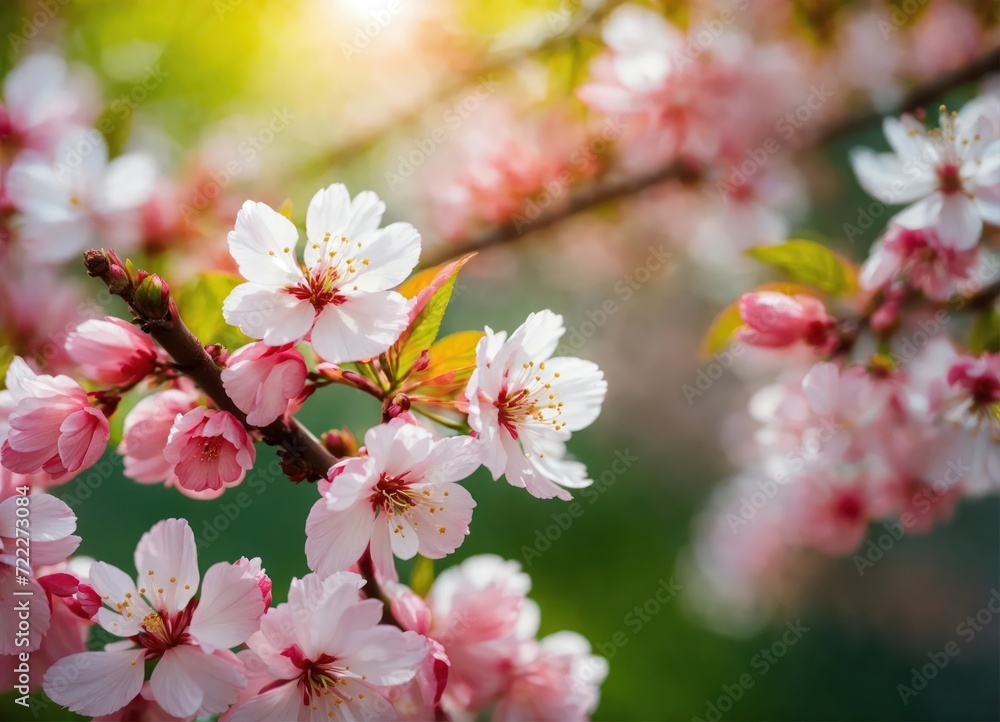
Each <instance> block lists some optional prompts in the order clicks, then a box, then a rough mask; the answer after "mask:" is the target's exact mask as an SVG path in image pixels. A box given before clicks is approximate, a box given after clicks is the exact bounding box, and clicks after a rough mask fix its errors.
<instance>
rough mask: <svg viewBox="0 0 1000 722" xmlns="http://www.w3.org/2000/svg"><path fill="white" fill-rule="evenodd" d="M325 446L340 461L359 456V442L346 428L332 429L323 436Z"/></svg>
mask: <svg viewBox="0 0 1000 722" xmlns="http://www.w3.org/2000/svg"><path fill="white" fill-rule="evenodd" d="M322 441H323V446H325V447H326V450H327V451H329V452H330V453H331V454H333V455H334V456H336V457H337V458H338V459H342V458H344V457H346V456H357V455H358V440H357V439H356V438H354V434H352V433H351V430H350V429H348V428H347V427H346V426H345V427H344V428H342V429H331V430H330V431H327V432H326V433H325V434H323V437H322Z"/></svg>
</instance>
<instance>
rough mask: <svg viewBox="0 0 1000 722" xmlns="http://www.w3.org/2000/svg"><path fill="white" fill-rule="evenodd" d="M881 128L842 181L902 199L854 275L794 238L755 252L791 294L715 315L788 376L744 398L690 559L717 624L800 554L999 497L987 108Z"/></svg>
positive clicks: (991, 128) (999, 378) (998, 205)
mask: <svg viewBox="0 0 1000 722" xmlns="http://www.w3.org/2000/svg"><path fill="white" fill-rule="evenodd" d="M884 130H885V135H886V138H887V140H888V142H889V145H890V146H891V149H892V152H890V153H881V154H879V153H874V152H873V151H870V150H867V149H858V150H856V151H855V152H854V154H853V155H852V161H853V164H854V169H855V172H856V174H857V176H858V179H859V182H860V183H861V185H862V186H863V187H864V188H865V189H866V190H867V191H868V192H869V193H871V194H872V195H874V196H875V197H877V198H879V199H880V200H882V201H883V202H886V203H891V204H896V205H902V204H905V203H909V204H910V205H909V206H907V207H906V208H904V209H903V210H901V211H900V212H899V213H897V214H896V215H895V216H893V217H892V218H890V219H889V221H888V227H887V228H886V229H885V231H884V233H883V235H882V237H881V238H880V239H878V241H877V242H876V243H875V244H874V245H873V247H872V250H871V255H870V256H869V258H868V260H867V261H865V263H864V265H863V266H862V267H861V268H860V270H859V271H858V272H857V273H855V270H854V269H853V268H852V267H851V266H850V265H849V263H848V262H847V261H846V260H844V259H842V258H839V257H836V256H834V255H833V254H831V253H830V252H829V251H826V250H825V249H821V247H819V246H812V245H811V244H808V243H807V242H804V241H797V242H796V241H793V242H789V244H787V246H785V247H782V246H778V247H775V248H774V249H765V251H764V252H762V253H760V254H758V257H759V258H761V259H762V260H765V261H769V262H771V263H774V264H775V265H777V266H778V267H779V268H781V269H782V270H784V271H785V272H786V273H787V274H788V275H790V276H791V281H792V283H784V284H773V285H772V286H771V287H769V288H766V289H763V290H758V291H755V292H752V293H749V294H746V295H744V296H743V297H741V298H740V299H739V300H738V302H737V303H736V304H735V305H734V307H733V310H732V311H731V312H730V313H729V318H730V319H731V320H733V321H734V322H733V323H732V326H733V328H732V329H730V328H729V327H726V329H725V330H726V332H727V333H728V334H729V338H730V339H731V340H732V342H733V343H735V344H741V345H742V346H744V347H756V348H761V349H767V353H769V354H772V355H775V356H777V358H778V360H779V361H780V359H781V358H784V359H785V362H786V365H788V366H789V368H787V369H786V370H785V371H784V372H783V374H782V376H781V378H780V379H779V380H778V382H777V383H775V384H773V385H770V386H766V387H765V388H762V389H760V390H759V391H757V392H756V394H755V395H754V396H753V398H752V400H751V402H750V414H751V416H752V417H753V418H754V420H755V421H756V422H758V424H759V428H758V430H757V432H756V435H755V438H754V443H753V444H752V445H751V446H750V447H749V448H746V447H742V448H739V449H738V450H737V452H736V455H737V457H738V459H737V460H738V462H739V463H740V464H741V465H743V466H744V467H745V468H744V470H743V471H742V472H741V473H740V475H739V476H738V477H737V478H736V479H735V480H734V481H733V483H732V484H730V485H729V486H727V487H725V488H723V489H722V490H720V491H719V492H718V494H717V496H716V498H715V500H714V501H713V504H712V505H711V508H710V509H709V511H708V512H707V514H706V516H705V518H704V519H703V522H702V525H701V530H700V535H699V538H698V539H697V540H696V543H695V547H694V549H693V559H694V564H693V568H694V570H695V575H696V577H697V578H698V580H699V584H698V585H697V586H696V588H697V590H698V593H699V594H701V595H703V598H704V599H705V600H714V601H715V602H717V603H718V602H720V601H721V602H723V603H724V605H725V607H726V613H727V614H728V613H730V612H731V608H732V607H734V606H735V607H737V608H742V611H743V612H744V613H760V612H762V611H763V610H764V609H766V606H767V605H768V603H769V602H773V601H774V599H773V597H769V595H768V592H767V590H777V589H781V588H782V586H787V585H783V584H782V583H781V582H782V578H783V577H784V578H787V574H788V570H789V569H790V567H791V565H793V564H794V563H795V560H797V559H799V558H801V556H802V555H803V554H804V553H806V552H807V551H808V550H814V551H816V552H819V553H823V554H829V555H846V554H851V553H853V552H854V551H855V550H856V549H858V547H859V546H861V545H862V543H863V541H864V539H865V538H866V536H867V533H868V528H869V525H870V524H871V523H873V522H876V521H882V522H887V523H891V524H894V525H896V526H897V527H898V528H901V529H902V530H903V531H904V532H905V533H913V534H918V533H924V532H927V531H929V530H930V529H931V528H933V527H934V526H935V525H936V524H939V523H942V522H945V521H947V520H948V519H950V517H951V516H952V514H953V512H954V509H955V506H956V504H957V503H958V502H959V500H960V499H962V498H964V497H977V496H981V495H985V494H996V493H997V492H1000V348H998V337H997V329H998V327H1000V316H998V310H997V301H996V297H997V293H996V290H995V289H996V285H997V283H998V278H1000V276H998V273H997V268H998V263H997V257H996V255H995V253H994V252H993V251H991V250H990V248H989V242H988V238H989V236H988V234H986V233H985V232H984V228H985V227H987V226H998V225H1000V98H998V97H997V96H995V95H991V94H989V93H986V94H983V95H980V96H979V97H978V98H976V99H974V100H972V101H971V102H969V103H968V104H967V105H966V106H965V107H964V108H963V109H962V110H961V111H959V112H949V111H947V110H946V109H945V108H944V107H943V106H942V108H941V115H940V125H939V127H938V128H934V129H932V130H927V129H926V128H925V126H924V125H923V124H922V123H920V122H919V121H917V120H916V119H915V118H913V117H911V116H904V117H903V118H902V119H901V120H897V119H895V118H888V119H886V121H885V124H884ZM791 251H794V253H790V252H791ZM810 279H811V281H812V283H813V284H814V287H812V288H809V287H808V286H809V283H810ZM855 279H856V280H855ZM818 288H822V290H824V291H826V292H827V293H826V294H824V293H822V292H821V291H820V290H818ZM824 296H825V297H824ZM835 296H839V298H834V297H835ZM837 306H839V307H840V308H841V309H842V310H839V311H838V310H834V309H835V308H836V307H837ZM724 315H726V314H724ZM962 317H969V318H970V320H971V321H972V323H971V325H969V324H965V323H961V322H959V319H960V318H962ZM803 362H804V363H803ZM854 560H855V563H856V564H857V565H859V572H861V573H863V572H864V568H865V565H867V564H870V563H871V562H870V561H869V560H866V558H865V557H864V556H858V555H856V556H855V557H854ZM716 608H718V607H717V606H716Z"/></svg>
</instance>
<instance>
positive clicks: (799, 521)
mask: <svg viewBox="0 0 1000 722" xmlns="http://www.w3.org/2000/svg"><path fill="white" fill-rule="evenodd" d="M794 485H795V486H794V489H793V490H792V491H793V494H794V500H792V501H791V502H790V503H791V504H792V508H793V509H794V510H795V511H796V512H797V513H796V514H795V516H794V517H793V523H794V529H795V531H796V533H797V534H798V535H799V537H800V539H801V541H802V543H804V544H806V545H808V546H812V547H815V548H817V549H819V550H821V551H823V552H826V553H827V554H847V553H848V552H850V551H852V550H854V549H855V548H857V546H858V545H859V544H860V543H861V540H862V539H864V538H865V535H866V534H867V533H868V523H869V522H870V521H872V520H873V519H876V518H878V517H880V516H882V515H883V514H885V513H887V512H888V506H887V505H885V501H886V500H885V499H884V498H882V497H881V496H880V495H879V493H878V492H879V488H878V485H877V480H875V479H873V478H871V477H869V476H868V475H866V474H864V473H857V472H854V473H849V474H848V475H846V476H840V475H837V474H835V473H822V472H821V473H817V474H815V475H806V476H804V477H803V478H800V479H798V480H796V481H795V482H794ZM880 501H882V502H883V503H882V504H880V503H879V502H880Z"/></svg>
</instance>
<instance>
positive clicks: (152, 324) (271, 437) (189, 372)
mask: <svg viewBox="0 0 1000 722" xmlns="http://www.w3.org/2000/svg"><path fill="white" fill-rule="evenodd" d="M84 264H85V265H86V267H87V273H88V274H89V275H91V276H93V277H94V278H100V279H101V280H102V281H104V282H105V284H107V285H108V290H110V291H111V292H112V293H113V294H115V295H117V296H120V297H121V298H122V300H123V301H125V303H126V304H128V307H129V310H131V311H132V314H133V315H134V316H135V318H136V321H137V322H138V323H139V325H140V327H141V328H142V329H143V330H144V331H145V332H146V333H148V334H149V335H150V336H151V337H152V338H153V340H154V341H156V342H157V343H158V344H159V345H160V346H161V347H162V348H163V350H164V351H166V352H167V353H168V354H170V357H171V358H172V359H173V361H174V363H175V365H176V367H177V369H178V370H180V371H181V372H182V373H184V374H185V375H186V376H188V377H190V378H191V380H192V381H194V382H195V383H196V384H197V385H198V386H199V388H201V390H202V391H204V392H205V394H207V395H208V397H209V398H210V399H212V401H213V402H214V403H215V405H216V406H217V407H218V408H219V409H221V410H222V411H228V412H229V413H231V414H232V415H233V416H235V417H236V418H237V420H238V421H239V422H240V423H241V424H243V426H244V427H246V428H247V430H249V431H256V432H259V433H260V436H261V439H262V440H263V441H264V443H266V444H268V445H270V446H275V447H278V448H279V449H281V451H282V452H284V456H285V457H286V461H290V462H292V463H293V464H294V465H295V468H296V469H298V470H301V472H303V474H304V476H305V478H307V479H310V480H318V479H323V478H326V475H327V472H328V471H329V470H330V467H331V466H333V465H334V464H336V463H337V458H336V457H335V456H333V454H331V453H330V452H329V451H327V450H326V448H325V447H324V446H323V444H321V443H320V441H319V439H317V438H316V437H315V436H313V435H312V433H310V431H309V430H308V429H306V428H305V427H304V426H303V425H302V424H300V423H299V422H298V421H297V420H295V419H294V418H292V419H290V420H289V422H288V423H287V424H286V423H285V422H284V421H282V420H281V419H278V420H277V421H274V422H273V423H270V424H268V425H267V426H262V427H257V426H253V425H252V424H250V423H248V422H247V416H246V414H245V413H243V411H241V410H240V408H239V407H238V406H236V404H235V403H233V400H232V399H231V398H229V394H228V393H226V389H225V386H224V385H223V383H222V369H221V368H220V367H219V366H218V364H216V362H215V360H214V359H213V358H212V357H211V356H210V355H209V354H208V352H207V351H206V350H205V347H204V346H202V344H201V341H199V340H198V338H197V337H196V336H195V335H194V334H193V333H192V332H191V329H189V328H188V327H187V326H186V325H185V324H184V322H183V321H182V320H181V317H180V314H178V312H177V306H176V304H175V303H174V302H173V299H170V301H169V312H168V313H167V314H166V315H165V317H164V318H150V317H148V316H147V315H144V314H143V313H142V312H141V311H140V310H139V309H138V308H137V307H136V303H135V297H134V289H132V288H131V286H129V287H127V288H125V289H123V290H116V289H115V288H114V287H113V283H114V280H115V279H113V278H112V276H111V275H109V272H110V268H111V266H110V264H109V262H108V257H107V255H106V254H105V253H104V252H103V251H97V250H91V251H87V252H86V253H84ZM279 453H280V452H279ZM288 457H291V458H290V459H289V458H288ZM295 462H299V463H295ZM286 470H287V469H286Z"/></svg>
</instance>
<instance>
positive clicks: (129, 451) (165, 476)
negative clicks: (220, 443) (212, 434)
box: [118, 386, 221, 498]
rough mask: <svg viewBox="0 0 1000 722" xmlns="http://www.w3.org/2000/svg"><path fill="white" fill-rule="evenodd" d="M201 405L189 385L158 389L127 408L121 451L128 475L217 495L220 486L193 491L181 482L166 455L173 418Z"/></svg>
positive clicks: (183, 491) (142, 479)
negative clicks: (215, 488)
mask: <svg viewBox="0 0 1000 722" xmlns="http://www.w3.org/2000/svg"><path fill="white" fill-rule="evenodd" d="M198 405H199V397H198V394H197V393H195V392H194V390H193V389H191V388H189V387H187V386H181V387H179V388H174V389H167V390H165V391H158V392H156V393H155V394H151V395H150V396H147V397H146V398H144V399H142V400H141V401H139V402H138V403H137V404H136V405H135V406H134V407H132V409H131V410H130V411H129V412H128V415H127V416H126V417H125V423H124V424H123V427H122V441H121V443H120V444H119V445H118V453H119V454H121V455H122V456H123V457H124V461H125V476H127V477H129V478H130V479H134V480H136V481H138V482H139V483H142V484H157V483H163V484H164V485H165V486H172V487H177V488H178V489H179V490H180V491H181V493H183V494H187V495H194V496H195V497H196V498H204V496H203V495H204V494H206V493H209V494H212V495H213V496H217V495H218V494H219V493H221V489H220V490H217V491H215V490H208V491H202V492H192V491H190V490H188V489H187V488H185V487H184V486H182V485H180V483H179V482H178V479H177V475H176V474H175V473H174V466H175V464H174V463H173V462H171V461H167V459H166V458H165V457H164V454H163V452H164V448H165V447H166V445H167V440H168V439H169V438H170V430H171V428H173V425H174V419H176V418H177V417H178V416H183V415H184V414H186V413H187V412H188V411H191V410H192V409H194V408H195V407H197V406H198Z"/></svg>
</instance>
